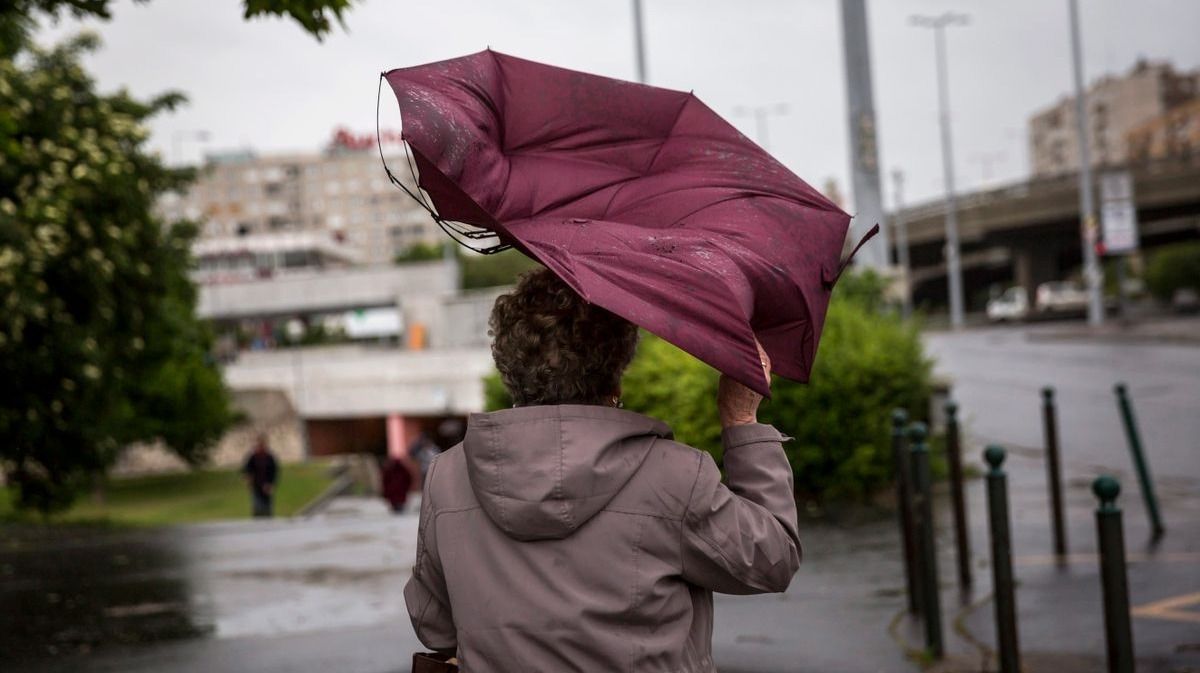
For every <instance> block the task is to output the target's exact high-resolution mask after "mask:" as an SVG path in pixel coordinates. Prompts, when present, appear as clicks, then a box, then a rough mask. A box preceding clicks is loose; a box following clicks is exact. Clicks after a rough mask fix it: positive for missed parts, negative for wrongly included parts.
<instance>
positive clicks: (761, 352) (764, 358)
mask: <svg viewBox="0 0 1200 673" xmlns="http://www.w3.org/2000/svg"><path fill="white" fill-rule="evenodd" d="M754 345H755V346H758V361H759V362H760V363H762V368H763V375H764V376H766V377H767V385H768V386H769V385H771V356H770V355H767V351H766V350H765V349H763V346H762V344H761V343H759V341H758V339H755V340H754Z"/></svg>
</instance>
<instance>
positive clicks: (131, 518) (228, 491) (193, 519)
mask: <svg viewBox="0 0 1200 673" xmlns="http://www.w3.org/2000/svg"><path fill="white" fill-rule="evenodd" d="M331 481H332V477H331V476H330V474H329V467H328V465H325V464H323V463H315V462H310V463H293V464H289V465H280V468H279V484H278V486H277V487H276V491H275V515H276V516H291V515H292V514H295V513H296V512H297V511H298V510H299V509H300V508H301V507H303V506H304V505H305V504H306V503H308V502H309V501H310V500H312V499H313V498H315V497H316V496H317V495H318V494H319V493H320V492H321V491H323V490H325V487H326V486H328V485H329V484H330V482H331ZM13 495H14V494H13V493H12V492H11V488H4V489H0V521H10V522H24V523H38V522H43V521H44V522H45V523H50V524H55V523H71V524H80V523H88V524H108V525H117V526H165V525H170V524H180V523H197V522H201V521H219V520H224V519H247V518H250V490H249V488H248V487H247V486H246V482H245V480H244V479H243V478H242V475H241V473H240V472H238V471H236V470H232V469H223V470H195V471H192V472H181V473H178V474H162V475H153V476H146V477H129V478H120V479H110V480H109V481H108V484H107V489H106V493H105V496H104V501H103V502H100V501H99V500H97V499H96V498H95V497H94V496H93V495H92V494H90V493H88V494H83V495H81V496H80V498H79V499H78V500H76V501H75V504H74V505H72V506H71V508H70V509H68V510H66V511H65V512H61V513H58V514H55V515H52V516H51V517H50V518H49V519H47V520H43V519H42V518H41V517H40V516H38V515H37V514H32V513H26V512H17V511H15V510H14V509H13V506H12V499H13Z"/></svg>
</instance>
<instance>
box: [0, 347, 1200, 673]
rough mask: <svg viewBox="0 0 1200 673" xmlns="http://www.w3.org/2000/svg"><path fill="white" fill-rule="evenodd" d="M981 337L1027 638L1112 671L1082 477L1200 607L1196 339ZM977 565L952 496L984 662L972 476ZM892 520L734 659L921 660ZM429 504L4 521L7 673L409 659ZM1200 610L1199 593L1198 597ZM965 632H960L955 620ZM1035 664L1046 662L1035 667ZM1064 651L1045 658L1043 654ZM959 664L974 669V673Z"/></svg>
mask: <svg viewBox="0 0 1200 673" xmlns="http://www.w3.org/2000/svg"><path fill="white" fill-rule="evenodd" d="M1040 329H1043V328H1037V329H1035V330H1033V335H1032V336H1033V338H1032V339H1030V338H1027V337H1028V334H1027V332H1026V330H1016V329H988V330H974V331H969V332H966V333H964V334H958V335H947V334H934V335H931V336H930V337H929V338H928V343H929V348H930V352H931V354H932V355H934V356H935V357H937V358H938V360H939V365H938V368H939V371H941V372H943V373H945V374H948V375H950V376H952V377H953V378H954V380H955V397H956V398H957V399H958V401H959V402H960V405H961V407H962V414H963V418H964V421H965V422H966V429H967V431H968V432H969V433H970V435H971V437H970V444H969V448H968V455H967V456H966V461H967V462H968V463H974V464H976V465H978V464H979V461H978V459H977V456H978V450H979V448H980V445H981V444H982V443H984V442H990V441H999V442H1002V443H1004V444H1005V445H1006V446H1008V447H1009V448H1010V449H1011V451H1012V457H1011V458H1010V461H1009V464H1008V467H1009V470H1010V480H1011V483H1012V495H1011V498H1012V502H1013V532H1014V545H1013V546H1014V555H1015V557H1016V563H1017V569H1016V574H1017V577H1018V580H1019V582H1020V588H1019V589H1018V607H1019V612H1020V623H1021V642H1022V645H1023V649H1024V650H1025V651H1026V652H1028V653H1029V657H1030V658H1031V660H1034V661H1047V660H1048V661H1052V662H1054V663H1053V665H1052V666H1047V667H1041V668H1039V669H1037V670H1054V671H1055V672H1056V673H1073V672H1074V671H1086V670H1100V666H1102V659H1100V656H1101V655H1102V653H1103V627H1102V621H1101V617H1100V615H1101V612H1100V602H1099V583H1098V579H1097V577H1096V574H1097V572H1096V561H1095V558H1094V557H1093V556H1092V555H1091V554H1092V552H1093V551H1094V528H1093V522H1092V508H1093V507H1094V502H1095V501H1094V498H1092V497H1091V495H1090V493H1089V491H1088V488H1087V487H1088V485H1089V484H1090V481H1091V479H1092V478H1093V477H1094V476H1095V475H1096V474H1097V473H1099V472H1101V471H1106V472H1113V473H1116V474H1117V475H1118V476H1120V477H1121V478H1122V483H1123V484H1125V487H1126V491H1125V495H1123V497H1122V498H1121V504H1122V505H1123V506H1124V508H1125V509H1126V526H1127V529H1128V536H1127V540H1128V544H1127V547H1128V548H1129V552H1130V554H1131V559H1132V563H1131V567H1130V589H1131V595H1132V602H1133V605H1134V606H1135V607H1137V606H1143V607H1144V606H1147V605H1153V604H1154V603H1155V602H1157V601H1161V600H1163V599H1165V598H1171V597H1178V596H1188V595H1193V594H1195V595H1196V596H1197V598H1198V599H1200V486H1198V484H1200V451H1198V448H1197V447H1198V444H1197V441H1198V438H1200V348H1196V347H1179V346H1159V345H1138V346H1131V345H1113V344H1097V343H1089V342H1080V341H1054V340H1045V339H1043V338H1041V335H1040V334H1039V331H1038V330H1040ZM1118 379H1123V380H1125V381H1127V382H1128V383H1129V384H1130V388H1131V392H1132V397H1133V400H1134V404H1135V406H1136V408H1137V413H1138V416H1139V421H1140V422H1141V424H1142V427H1143V433H1144V437H1145V441H1146V446H1147V452H1148V454H1149V458H1150V462H1151V466H1152V469H1153V471H1154V473H1155V475H1156V478H1157V482H1158V485H1159V490H1160V496H1161V497H1162V499H1163V509H1164V515H1165V518H1166V520H1167V526H1168V535H1167V537H1166V540H1165V541H1164V542H1163V543H1162V544H1161V545H1158V546H1157V547H1154V548H1151V547H1148V546H1147V544H1146V540H1147V537H1148V536H1147V534H1146V530H1147V529H1146V524H1145V517H1144V513H1143V510H1142V507H1141V504H1140V501H1139V500H1138V493H1137V488H1136V486H1135V482H1134V481H1133V479H1132V475H1131V472H1130V467H1129V459H1128V456H1127V453H1126V451H1125V445H1124V438H1123V435H1122V434H1121V428H1120V425H1119V421H1118V418H1117V415H1116V408H1115V404H1114V402H1113V398H1112V392H1111V385H1112V383H1113V382H1114V381H1115V380H1118ZM1047 383H1049V384H1053V385H1055V386H1057V388H1058V390H1059V398H1060V402H1061V410H1060V411H1061V413H1060V417H1061V425H1062V435H1063V445H1064V449H1063V450H1064V472H1065V475H1066V479H1067V483H1068V488H1067V502H1068V505H1069V513H1068V521H1069V535H1070V541H1071V549H1072V552H1074V553H1075V556H1073V557H1072V559H1071V562H1070V563H1069V564H1068V565H1067V566H1066V567H1065V568H1062V567H1059V566H1057V565H1055V564H1054V563H1053V562H1052V559H1050V558H1049V557H1048V556H1047V555H1048V553H1049V551H1050V549H1051V545H1050V540H1049V536H1048V516H1047V513H1046V486H1045V480H1044V477H1043V473H1042V463H1041V453H1040V448H1039V447H1040V444H1041V429H1040V415H1039V414H1040V398H1039V393H1038V390H1039V388H1040V387H1041V386H1042V385H1044V384H1047ZM967 495H968V503H969V508H970V513H971V520H972V526H971V531H972V547H973V554H974V563H973V568H974V570H975V576H976V582H975V586H974V587H973V589H972V591H970V592H967V593H965V594H960V592H959V591H958V590H957V589H956V588H955V587H954V586H953V575H952V568H953V565H952V564H953V557H952V547H951V539H950V535H949V530H948V526H947V524H948V523H949V514H948V509H947V508H946V507H945V506H944V505H945V502H944V501H943V502H942V503H941V506H940V507H939V511H938V516H939V517H940V518H939V521H938V523H939V527H940V529H941V530H940V538H939V543H940V546H941V552H942V554H941V561H940V567H941V569H942V579H943V581H942V584H943V606H944V607H943V610H944V611H945V614H946V617H945V621H946V630H947V641H948V645H947V647H948V651H949V652H950V653H951V655H952V657H954V658H955V659H956V660H958V661H962V662H965V663H964V665H965V666H974V667H975V668H976V670H977V669H978V665H979V664H983V663H985V662H986V661H987V647H988V646H989V644H990V643H991V641H992V621H991V611H992V605H991V603H990V602H988V601H987V594H988V592H989V591H990V586H989V585H990V567H989V565H988V551H987V537H986V535H987V528H986V519H985V516H984V506H985V504H984V490H983V484H982V480H974V481H972V482H970V484H969V486H968V489H967ZM892 516H893V515H892V514H891V513H890V512H873V513H872V512H867V513H862V512H859V513H855V514H854V515H853V516H848V515H847V516H843V517H842V518H841V519H839V521H840V523H839V522H838V521H828V520H826V521H822V522H820V523H818V522H815V521H810V522H808V523H807V524H806V525H805V530H804V540H805V564H804V566H803V567H802V569H801V572H800V573H799V574H798V575H797V577H796V579H795V580H794V582H793V584H792V586H791V588H790V589H789V590H788V592H787V593H785V594H782V595H778V596H763V597H733V596H719V597H718V598H717V614H716V628H715V633H714V650H715V658H716V659H717V662H718V664H719V666H720V668H721V670H722V671H729V672H737V671H845V672H846V673H855V672H859V671H861V672H863V673H867V672H871V671H908V670H912V671H916V670H919V668H918V667H917V666H916V665H915V664H914V663H912V662H911V661H909V660H907V659H905V658H904V650H905V648H906V647H909V648H911V647H913V646H916V645H918V644H919V641H920V631H919V629H918V628H917V625H916V624H915V623H912V622H910V621H909V620H907V619H905V618H903V617H902V616H900V610H901V608H902V606H903V604H904V598H903V586H902V581H901V579H900V578H901V575H902V571H901V565H900V556H899V551H898V544H897V537H898V536H897V534H896V531H895V527H894V525H893V523H892V521H893V518H892ZM415 534H416V518H415V515H412V514H409V515H403V516H399V517H393V516H391V515H389V514H387V513H386V512H385V511H384V510H383V508H382V506H381V505H379V504H378V503H376V502H374V501H354V500H346V501H342V502H341V503H339V506H338V508H337V509H335V511H333V512H330V513H329V514H328V515H326V516H322V517H320V518H317V519H312V520H306V521H270V522H250V521H244V522H229V523H222V524H209V525H200V526H188V527H182V528H177V529H168V530H153V531H103V530H95V529H85V530H81V531H66V530H61V529H55V530H52V531H45V530H31V529H21V530H17V529H0V670H3V671H55V672H57V671H63V672H66V671H81V672H84V673H88V672H100V671H103V672H110V671H111V672H115V671H185V672H188V671H235V670H236V671H260V672H271V673H274V672H282V671H344V672H347V673H355V672H359V671H361V672H362V673H383V672H385V671H387V672H391V671H406V670H408V658H409V656H410V654H411V652H412V651H413V650H414V649H417V648H419V644H418V643H417V641H416V639H415V636H414V635H413V633H412V630H411V627H410V626H409V623H408V618H407V614H406V612H405V610H404V606H403V598H402V589H403V584H404V581H405V580H406V579H407V575H408V572H409V568H410V567H411V563H412V559H413V555H414V552H415ZM1183 609H1184V611H1185V612H1186V611H1189V610H1190V611H1193V612H1194V614H1195V615H1197V617H1198V618H1200V600H1198V601H1197V603H1196V604H1195V605H1191V606H1190V607H1186V606H1185V607H1184V608H1183ZM955 625H958V627H959V628H960V629H961V633H959V632H955ZM1134 630H1135V637H1136V640H1137V648H1138V649H1137V651H1138V654H1139V657H1140V658H1141V659H1142V665H1141V668H1140V669H1139V670H1142V671H1163V672H1167V671H1171V672H1175V671H1182V670H1189V669H1188V668H1187V667H1194V669H1196V670H1200V619H1198V620H1197V621H1189V620H1188V619H1187V618H1186V616H1185V618H1184V619H1182V620H1181V619H1178V618H1176V619H1162V618H1149V617H1139V618H1137V619H1135V623H1134ZM1038 657H1041V659H1038ZM1047 657H1049V658H1050V659H1046V658H1047ZM961 670H967V668H963V669H961Z"/></svg>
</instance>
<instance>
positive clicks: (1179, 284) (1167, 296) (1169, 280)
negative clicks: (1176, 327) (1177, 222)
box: [1146, 241, 1200, 301]
mask: <svg viewBox="0 0 1200 673" xmlns="http://www.w3.org/2000/svg"><path fill="white" fill-rule="evenodd" d="M1146 287H1147V288H1148V289H1149V290H1150V293H1151V294H1153V295H1154V296H1155V297H1156V298H1157V299H1160V300H1162V301H1171V298H1172V297H1174V295H1175V292H1176V291H1177V290H1182V289H1191V290H1194V291H1196V292H1200V243H1197V242H1194V241H1192V242H1187V243H1175V244H1173V245H1167V246H1163V247H1162V248H1159V249H1158V250H1156V251H1155V252H1154V253H1153V255H1152V256H1151V258H1150V263H1149V264H1148V265H1147V266H1146Z"/></svg>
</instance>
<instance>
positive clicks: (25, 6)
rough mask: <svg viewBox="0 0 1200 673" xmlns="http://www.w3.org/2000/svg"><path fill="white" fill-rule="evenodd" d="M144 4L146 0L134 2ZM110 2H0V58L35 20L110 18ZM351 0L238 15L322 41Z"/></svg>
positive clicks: (287, 3) (256, 6)
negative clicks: (291, 24)
mask: <svg viewBox="0 0 1200 673" xmlns="http://www.w3.org/2000/svg"><path fill="white" fill-rule="evenodd" d="M135 2H138V3H143V4H144V3H145V2H147V0H135ZM113 4H115V2H114V0H5V2H3V3H0V56H4V57H8V56H12V55H13V54H15V53H16V52H17V51H18V50H20V49H21V48H22V46H23V45H24V44H25V43H26V42H27V41H28V38H29V35H30V33H31V32H32V30H33V28H34V25H35V22H36V20H37V19H38V18H39V17H45V18H50V19H54V20H58V19H60V18H62V17H64V16H67V17H72V18H76V19H84V18H95V19H102V20H108V19H111V18H112V12H111V7H112V6H113ZM352 4H353V3H352V0H244V2H243V3H242V7H243V12H242V16H243V17H244V18H246V19H255V18H259V17H286V18H290V19H292V20H293V21H295V22H296V23H298V24H300V27H301V28H303V29H304V31H305V32H307V33H309V34H310V35H312V36H313V37H315V38H317V40H322V39H324V38H325V36H326V35H328V34H329V33H330V32H331V31H332V30H333V22H334V21H336V22H337V23H338V24H339V25H341V26H342V28H343V29H344V28H345V23H344V14H345V12H346V10H348V9H350V6H351V5H352Z"/></svg>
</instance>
